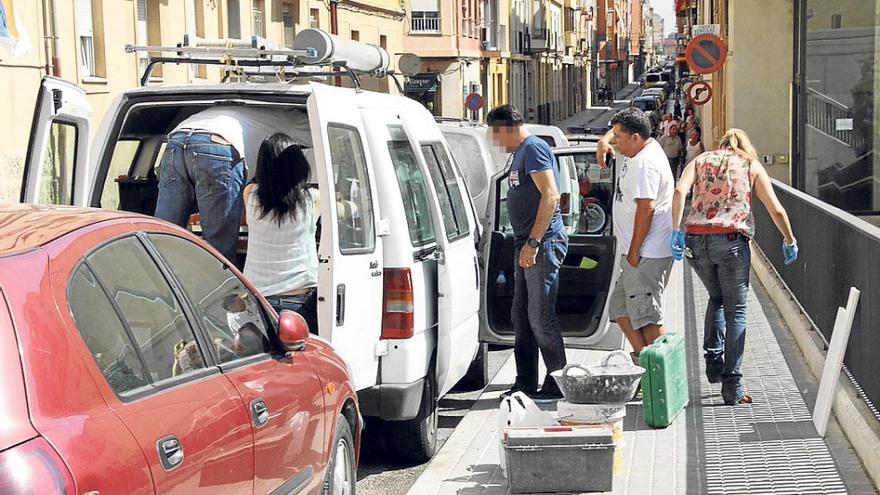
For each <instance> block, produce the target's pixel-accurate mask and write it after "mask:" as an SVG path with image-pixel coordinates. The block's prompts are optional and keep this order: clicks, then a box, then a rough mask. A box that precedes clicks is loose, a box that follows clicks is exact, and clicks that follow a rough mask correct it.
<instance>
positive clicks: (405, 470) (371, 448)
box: [357, 347, 513, 495]
mask: <svg viewBox="0 0 880 495" xmlns="http://www.w3.org/2000/svg"><path fill="white" fill-rule="evenodd" d="M512 353H513V350H512V349H509V348H493V347H490V348H489V377H490V381H491V377H494V376H495V375H496V374H497V373H498V370H500V369H501V366H503V365H504V363H505V362H506V361H507V358H508V357H510V355H511V354H512ZM481 393H482V390H477V391H475V392H459V391H456V390H454V389H453V390H452V391H451V392H450V393H449V394H447V395H446V397H444V398H443V399H441V400H440V418H439V421H438V426H439V431H438V439H437V440H438V442H440V444H441V445H442V443H443V442H445V441H446V439H447V438H449V436H450V435H451V434H452V432H453V430H455V427H456V426H457V425H458V423H459V422H460V421H461V420H462V418H463V417H464V415H465V414H467V412H468V410H469V409H470V408H471V406H472V405H473V403H474V402H475V401H476V400H477V399H478V398H479V397H480V394H481ZM378 436H379V435H377V430H376V429H375V428H374V429H373V430H372V432H371V429H370V424H369V423H367V428H366V429H365V430H364V434H363V451H362V453H361V462H360V465H359V466H358V483H357V493H358V494H365V495H374V494H375V495H379V494H381V495H402V494H405V493H406V492H407V491H408V490H409V488H410V486H412V484H413V483H415V481H416V479H417V478H418V477H419V475H420V474H422V471H424V470H425V468H426V467H427V463H426V464H419V465H416V466H413V465H409V464H406V463H405V461H400V460H398V459H396V458H395V456H394V453H393V452H390V451H389V450H388V449H385V448H384V445H383V442H382V439H381V438H378Z"/></svg>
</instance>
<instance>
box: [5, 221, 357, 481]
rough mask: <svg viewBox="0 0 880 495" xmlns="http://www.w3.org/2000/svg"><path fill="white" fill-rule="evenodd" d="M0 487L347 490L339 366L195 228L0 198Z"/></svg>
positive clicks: (347, 439) (349, 436) (351, 435)
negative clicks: (4, 202)
mask: <svg viewBox="0 0 880 495" xmlns="http://www.w3.org/2000/svg"><path fill="white" fill-rule="evenodd" d="M0 397H2V399H0V493H2V494H4V495H6V494H12V495H19V494H32V493H33V494H65V495H66V494H93V495H97V494H100V495H107V494H115V493H119V494H145V493H163V494H165V493H181V494H185V495H194V494H196V493H212V494H215V493H223V494H237V493H242V494H243V493H248V494H251V493H260V494H263V493H272V494H275V493H320V492H324V493H353V492H354V488H355V482H356V468H357V458H358V455H359V450H360V431H361V418H360V413H359V411H358V405H357V398H356V395H355V393H354V391H353V389H352V386H351V382H350V376H349V372H348V369H347V366H346V364H345V363H344V362H343V361H342V360H341V359H340V358H339V357H338V356H337V355H336V354H335V353H334V351H333V349H332V348H331V347H330V345H328V344H327V343H325V342H324V341H322V340H320V339H318V338H315V337H312V338H309V333H308V328H307V327H306V325H305V322H304V321H303V319H302V318H301V317H300V316H299V315H297V314H295V313H291V312H287V311H285V312H283V313H282V314H281V316H280V318H279V317H278V316H277V315H276V314H275V313H274V312H273V311H272V309H271V308H270V307H269V305H268V304H267V303H266V302H265V300H264V299H263V298H262V297H261V296H260V295H259V294H258V293H257V292H256V290H255V289H254V288H253V286H252V285H251V284H250V283H249V282H248V281H247V280H245V279H244V277H243V276H242V275H241V273H239V272H238V270H236V269H235V267H233V266H232V265H231V264H229V263H228V262H227V261H226V260H224V259H223V258H222V257H221V256H220V255H219V254H218V253H217V252H216V251H214V250H213V249H212V248H211V247H209V246H208V245H207V244H206V243H204V242H202V241H201V240H199V239H198V238H196V237H194V236H193V235H191V234H189V233H188V232H185V231H183V230H182V229H179V228H177V227H174V226H171V225H169V224H166V223H163V222H161V221H159V220H156V219H152V218H148V217H143V216H137V215H132V214H126V213H124V212H109V211H103V210H89V209H71V208H55V207H42V206H35V205H12V206H0Z"/></svg>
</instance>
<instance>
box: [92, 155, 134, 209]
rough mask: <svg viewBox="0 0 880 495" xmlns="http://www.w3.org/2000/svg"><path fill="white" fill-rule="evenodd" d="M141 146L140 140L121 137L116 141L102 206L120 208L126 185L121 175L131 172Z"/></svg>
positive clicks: (105, 183) (102, 195)
mask: <svg viewBox="0 0 880 495" xmlns="http://www.w3.org/2000/svg"><path fill="white" fill-rule="evenodd" d="M140 148H141V142H140V140H134V139H121V140H119V141H116V145H115V147H114V148H113V156H112V157H110V168H109V170H107V179H106V180H105V181H104V190H103V192H101V208H108V209H111V210H118V209H119V193H120V189H122V188H123V187H125V186H124V185H123V184H122V183H119V181H118V179H119V176H121V175H125V176H127V175H128V174H129V172H130V171H131V167H132V165H134V160H135V158H137V154H138V150H140Z"/></svg>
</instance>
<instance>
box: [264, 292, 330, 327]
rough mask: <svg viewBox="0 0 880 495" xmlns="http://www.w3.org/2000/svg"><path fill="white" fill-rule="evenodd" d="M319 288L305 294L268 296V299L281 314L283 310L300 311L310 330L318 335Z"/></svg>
mask: <svg viewBox="0 0 880 495" xmlns="http://www.w3.org/2000/svg"><path fill="white" fill-rule="evenodd" d="M317 299H318V289H317V287H315V288H312V289H310V290H309V291H308V292H306V293H305V294H297V295H294V296H266V301H267V302H268V303H269V305H270V306H272V309H274V310H275V312H276V313H278V314H279V315H280V314H281V311H282V310H285V309H286V310H289V311H294V312H296V313H299V314H300V315H301V316H302V317H303V319H304V320H306V324H307V325H308V326H309V332H310V333H313V334H315V335H318V301H317Z"/></svg>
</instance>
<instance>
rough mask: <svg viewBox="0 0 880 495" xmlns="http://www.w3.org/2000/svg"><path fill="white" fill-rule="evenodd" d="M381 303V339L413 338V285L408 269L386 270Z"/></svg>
mask: <svg viewBox="0 0 880 495" xmlns="http://www.w3.org/2000/svg"><path fill="white" fill-rule="evenodd" d="M384 281H385V282H384V284H385V294H384V298H383V301H382V338H383V339H408V338H410V337H412V336H413V283H412V274H411V273H410V271H409V268H386V269H385V273H384Z"/></svg>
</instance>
